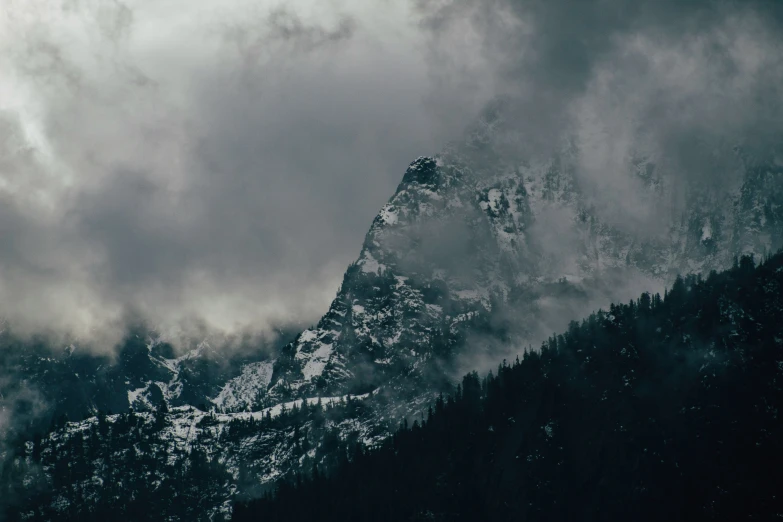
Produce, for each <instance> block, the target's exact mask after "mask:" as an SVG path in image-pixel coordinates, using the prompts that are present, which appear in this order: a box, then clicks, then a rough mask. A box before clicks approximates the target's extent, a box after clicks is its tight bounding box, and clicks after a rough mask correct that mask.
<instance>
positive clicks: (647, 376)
mask: <svg viewBox="0 0 783 522" xmlns="http://www.w3.org/2000/svg"><path fill="white" fill-rule="evenodd" d="M782 313H783V254H778V255H776V256H774V257H773V258H771V259H769V260H768V261H766V262H765V263H763V264H761V265H760V266H758V267H754V266H753V262H752V261H751V260H750V259H749V258H743V259H742V261H741V263H740V264H739V265H738V266H736V267H735V268H733V269H732V270H730V271H728V272H725V273H722V274H716V273H712V274H710V276H709V277H708V278H707V279H706V280H704V281H703V280H701V279H700V278H699V279H697V278H695V277H691V278H686V279H685V280H682V279H679V280H677V281H676V282H675V284H674V286H673V288H672V289H671V291H670V292H669V293H668V295H667V296H666V297H665V299H662V298H661V297H660V295H654V296H651V295H650V294H647V293H645V294H643V295H642V296H641V297H640V298H639V299H636V300H634V301H631V302H630V304H628V305H612V306H611V307H610V308H609V310H608V311H606V312H603V311H602V312H599V313H597V314H593V315H591V316H590V317H589V318H588V319H586V320H584V321H582V323H581V324H577V323H573V324H572V325H571V326H570V327H569V329H568V330H567V331H566V332H564V333H563V334H562V335H558V336H556V337H553V338H551V339H549V340H548V341H547V342H545V343H544V345H543V347H542V349H541V350H540V351H537V352H529V353H526V354H525V355H524V357H523V358H522V360H521V361H520V360H519V359H517V360H516V362H514V363H513V364H512V365H508V364H506V363H505V362H504V363H503V364H502V365H501V366H499V368H498V369H497V374H496V375H493V374H492V373H491V372H490V373H489V375H488V376H486V377H485V378H484V379H483V381H482V380H480V379H479V377H478V375H477V374H476V373H475V372H474V373H471V374H469V375H467V376H466V377H465V378H464V379H463V381H462V385H461V388H460V389H458V390H457V391H456V393H455V394H454V395H453V396H450V397H448V399H447V401H444V400H443V398H442V397H441V398H440V399H439V400H437V401H436V403H435V404H434V408H430V410H429V413H428V415H427V418H426V420H425V419H423V418H422V420H421V421H420V420H418V419H417V420H416V421H415V422H414V424H413V425H412V427H411V428H410V429H409V428H408V427H407V425H405V426H403V427H402V428H401V429H400V430H399V431H398V432H397V433H396V434H395V436H394V437H393V438H391V439H390V440H388V441H387V442H386V443H384V444H383V445H382V446H381V447H380V448H377V449H375V450H371V451H369V452H367V451H365V450H363V449H362V448H357V449H356V450H355V451H354V452H353V453H352V454H351V460H350V463H349V462H348V461H346V462H344V463H343V464H342V466H341V467H340V469H339V470H338V471H337V472H335V473H333V474H332V475H331V476H330V477H328V478H327V477H325V476H324V475H323V474H322V473H320V472H319V471H318V470H315V471H313V472H312V474H310V473H306V475H305V478H304V479H303V478H302V477H297V479H296V480H295V481H291V482H290V483H289V484H283V485H281V486H280V487H279V488H278V490H277V493H276V495H275V496H274V497H273V498H266V499H263V500H257V501H254V502H251V503H249V504H246V505H239V506H238V507H237V508H236V510H235V520H237V521H240V522H241V521H251V520H253V521H255V520H258V521H264V522H274V521H300V520H301V521H304V520H376V521H397V520H442V521H445V520H486V521H494V520H498V521H499V520H521V521H525V520H584V521H591V520H595V521H599V520H636V521H646V520H649V521H660V520H725V521H736V520H774V519H776V518H779V517H780V513H781V510H782V509H783V498H781V497H780V492H779V486H778V484H780V481H781V480H783V470H781V467H780V462H781V459H783V438H781V437H782V436H783V422H782V421H781V419H780V416H779V413H778V410H779V408H780V407H781V406H782V405H783V361H782V360H781V359H783V325H782V324H781V322H780V320H779V318H780V316H781V314H782Z"/></svg>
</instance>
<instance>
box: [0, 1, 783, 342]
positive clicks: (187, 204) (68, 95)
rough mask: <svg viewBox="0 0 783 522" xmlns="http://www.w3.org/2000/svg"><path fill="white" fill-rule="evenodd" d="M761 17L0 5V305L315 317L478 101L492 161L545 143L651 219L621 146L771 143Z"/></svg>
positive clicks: (61, 320)
mask: <svg viewBox="0 0 783 522" xmlns="http://www.w3.org/2000/svg"><path fill="white" fill-rule="evenodd" d="M409 7H412V8H413V10H412V11H411V10H409ZM780 11H781V6H780V4H779V3H775V2H700V1H689V2H674V1H651V2H630V1H629V2H625V1H622V2H621V1H619V0H584V1H565V0H561V1H512V0H481V1H478V0H476V1H453V2H426V3H424V2H421V3H418V4H414V3H411V4H407V3H390V2H377V3H361V2H349V1H343V2H324V3H308V2H306V1H304V0H303V1H302V2H296V3H293V4H286V5H284V6H282V7H281V6H280V5H277V6H275V5H267V6H259V5H258V4H257V3H254V2H236V3H234V4H231V5H230V6H219V5H216V4H212V3H209V2H179V3H178V2H162V3H161V2H144V1H137V2H126V3H124V4H123V3H119V2H97V1H87V0H85V1H80V2H74V1H67V2H66V1H63V2H59V3H58V2H54V3H53V2H44V1H42V0H35V1H32V0H30V1H22V0H11V1H10V2H9V3H8V5H7V6H6V8H5V9H4V10H3V13H1V14H0V67H2V70H3V71H4V76H3V78H0V99H1V100H2V101H0V169H1V170H0V217H2V222H0V232H2V236H1V237H0V247H1V248H0V302H1V303H3V304H2V306H0V315H3V316H6V317H9V318H10V319H11V320H15V321H18V322H26V323H27V327H28V329H30V330H36V329H40V328H42V327H45V328H49V329H53V330H71V331H73V332H76V333H78V334H79V335H82V336H89V335H92V334H93V333H94V332H95V331H96V330H101V331H104V330H105V326H106V325H111V326H114V325H117V324H122V322H123V321H124V320H125V318H127V316H128V314H131V315H138V316H141V317H142V318H144V319H148V320H150V321H153V322H156V323H159V324H165V325H170V324H180V323H183V322H185V323H187V322H188V321H191V320H197V321H200V322H203V323H204V324H205V325H207V327H209V328H214V329H217V330H223V331H236V330H246V329H250V330H257V331H265V330H267V329H269V328H270V327H272V326H274V325H276V324H280V323H285V322H288V321H291V320H297V321H301V320H305V321H310V320H314V319H315V318H317V316H318V315H319V314H320V313H321V312H322V311H323V310H324V309H325V307H326V305H327V303H328V300H329V298H330V297H331V296H333V295H334V292H335V290H336V288H337V286H338V284H339V280H340V277H341V275H342V272H343V270H344V268H345V266H346V265H347V264H348V263H350V262H351V261H352V260H353V259H354V257H355V255H356V254H357V253H358V250H359V246H360V244H361V240H362V237H363V234H364V233H365V231H366V229H367V227H368V225H369V223H370V222H371V220H372V217H373V215H374V214H375V212H376V211H377V210H378V208H379V207H380V206H381V205H382V203H383V202H384V201H385V200H386V199H387V198H388V197H389V195H391V193H392V191H393V189H394V187H395V185H396V184H397V183H398V182H399V180H400V177H401V175H402V173H403V171H404V169H405V167H406V165H407V164H408V163H409V162H410V160H411V159H413V158H415V157H417V156H418V155H421V154H432V153H434V152H437V151H438V150H439V149H440V148H441V147H442V145H443V144H444V143H445V142H446V141H447V140H449V139H452V138H456V137H457V136H458V135H459V134H460V132H461V131H462V129H463V127H464V126H465V125H466V124H467V123H468V122H469V121H470V120H471V119H472V117H473V116H474V115H475V114H476V113H477V111H478V110H479V109H480V108H481V107H482V106H483V105H484V104H485V103H487V102H488V101H490V100H493V99H497V98H502V99H504V100H506V103H505V105H503V109H502V111H501V112H502V120H503V124H502V125H501V126H500V128H499V132H498V134H499V135H502V139H498V140H497V143H496V145H497V146H498V149H499V150H500V152H501V154H503V155H506V158H507V159H509V160H512V161H516V160H520V159H531V158H535V157H546V156H547V155H549V154H551V153H552V152H553V151H556V150H560V149H561V148H562V147H563V143H565V142H567V141H569V140H570V141H572V142H574V143H575V144H576V145H577V146H578V148H579V150H580V154H579V156H578V158H577V163H578V165H577V167H578V173H579V181H580V183H581V184H582V185H583V188H584V189H585V192H586V193H587V194H590V195H592V197H593V198H594V199H595V204H596V205H597V206H598V207H602V208H603V209H604V212H605V214H606V215H607V216H609V217H612V218H613V219H615V221H616V222H618V223H621V224H622V225H623V226H630V227H634V228H636V229H645V228H647V229H652V230H656V228H655V227H654V226H651V225H650V222H651V221H654V220H653V219H651V216H653V215H655V213H654V210H655V208H654V207H651V206H650V205H649V203H648V201H647V200H646V199H645V198H644V197H643V196H639V190H638V189H639V187H638V182H637V181H636V180H634V179H631V178H629V177H628V176H627V172H628V168H627V167H628V163H629V161H630V159H632V158H634V157H639V156H645V155H647V156H651V157H654V158H655V160H656V164H657V165H658V168H659V170H660V172H661V173H664V174H666V175H668V176H669V178H671V179H673V180H674V181H673V182H672V183H678V182H680V181H681V180H683V179H686V180H698V179H704V178H705V177H707V176H709V179H720V180H724V181H721V183H719V184H730V183H731V181H732V180H734V179H735V176H734V174H735V172H736V168H737V165H736V159H735V158H734V156H732V154H733V153H732V152H731V151H732V150H733V145H735V144H739V145H742V146H743V147H746V148H752V147H751V146H753V147H756V148H757V149H759V150H760V151H761V152H760V153H766V152H765V150H766V148H768V146H767V144H768V143H771V142H773V141H774V139H775V138H774V137H775V135H776V133H777V132H778V131H779V130H780V125H781V122H782V121H783V119H782V118H781V116H782V115H781V111H780V107H779V103H778V102H779V100H780V94H781V92H780V90H781V87H780V86H781V85H783V76H781V62H780V60H781V57H782V56H783V49H781V44H780V41H781V39H780V37H779V34H780V29H781V27H780V25H781V13H780ZM5 73H7V74H5ZM716 143H724V144H725V146H721V147H716V146H715V144H716ZM705 151H707V152H709V154H705ZM726 151H729V152H728V153H727V152H726ZM705 156H707V157H709V158H711V159H710V160H709V161H705ZM552 250H553V251H559V248H558V247H557V245H552Z"/></svg>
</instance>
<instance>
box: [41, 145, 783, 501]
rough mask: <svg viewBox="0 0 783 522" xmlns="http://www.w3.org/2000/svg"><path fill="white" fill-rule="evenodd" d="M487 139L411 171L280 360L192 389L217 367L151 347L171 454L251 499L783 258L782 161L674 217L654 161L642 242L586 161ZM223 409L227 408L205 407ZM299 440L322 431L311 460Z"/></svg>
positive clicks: (689, 197) (642, 167)
mask: <svg viewBox="0 0 783 522" xmlns="http://www.w3.org/2000/svg"><path fill="white" fill-rule="evenodd" d="M487 141H488V140H487V139H486V136H485V135H483V134H481V133H480V132H479V133H478V134H477V135H475V136H473V137H472V138H471V140H469V141H468V143H467V144H464V145H462V146H460V147H452V148H449V149H447V150H446V151H445V152H443V153H442V154H440V155H437V156H435V157H431V158H430V157H422V158H419V159H417V160H416V161H414V162H413V163H411V165H410V166H409V167H408V169H407V171H406V172H405V174H404V176H403V179H402V182H401V183H400V185H399V187H398V188H397V190H396V192H395V194H394V195H393V196H392V197H391V199H390V200H389V201H388V203H387V204H386V205H384V206H383V208H382V209H381V210H380V212H379V213H378V215H377V216H376V218H375V219H374V221H373V223H372V225H371V227H370V230H369V232H368V233H367V236H366V238H365V241H364V244H363V246H362V249H361V252H360V254H359V257H358V259H357V261H356V262H355V263H353V264H352V265H351V266H350V267H348V270H347V271H346V273H345V277H344V279H343V283H342V285H341V288H340V289H339V291H338V292H337V295H336V297H335V299H334V301H333V302H332V304H331V306H330V307H329V310H328V311H327V313H326V314H325V315H324V316H323V317H322V318H321V320H320V321H319V322H318V324H317V325H316V326H315V327H313V328H309V329H307V330H304V331H303V332H301V333H300V334H299V335H297V336H296V337H295V339H294V340H293V341H291V342H290V343H288V344H286V345H285V346H284V347H283V348H282V349H281V350H280V351H279V354H277V356H276V359H275V360H274V362H272V361H271V360H266V359H259V360H255V361H245V362H244V363H243V364H242V365H239V367H238V369H234V370H232V371H231V372H228V373H224V374H220V373H219V372H213V373H212V374H211V375H210V376H209V378H202V379H201V380H200V381H198V382H199V383H201V384H200V385H199V386H195V385H191V386H190V388H187V384H188V383H189V382H194V379H190V380H188V379H187V378H185V379H183V371H185V370H183V368H185V369H186V372H189V374H192V373H194V370H193V368H194V367H198V365H196V366H192V365H190V364H191V363H195V362H196V361H205V360H209V359H208V358H203V357H201V356H198V357H195V358H194V360H193V361H191V363H188V361H187V360H185V359H174V358H173V357H172V356H169V357H166V356H164V355H159V354H156V353H155V350H154V348H155V347H154V346H153V347H149V348H145V349H146V350H147V354H146V355H144V356H143V357H142V360H143V361H144V362H143V365H150V366H149V371H146V370H145V371H143V372H141V374H142V375H141V376H140V377H138V378H137V380H136V381H134V382H133V383H130V382H129V383H126V384H127V385H126V386H125V387H123V386H119V388H118V389H120V390H121V392H122V393H124V394H125V395H124V397H126V398H125V399H124V400H125V401H127V403H129V404H131V405H133V406H138V407H140V408H142V409H149V410H153V409H155V408H157V407H158V405H159V404H161V403H163V402H166V403H169V404H170V405H173V406H179V407H178V408H177V409H173V410H172V411H171V412H169V413H165V412H163V413H160V415H162V416H164V417H165V418H166V419H167V421H166V422H165V423H164V424H165V425H166V426H168V427H166V428H161V429H160V430H158V431H154V432H151V433H153V434H152V435H150V437H152V438H153V440H156V441H157V442H156V444H160V445H161V447H164V448H169V449H168V450H165V451H163V454H167V455H169V457H167V458H169V459H174V460H176V459H177V458H184V457H182V455H184V454H185V453H187V452H188V451H192V450H193V449H194V448H202V449H204V450H205V451H207V453H208V455H209V458H210V459H213V460H214V461H215V462H220V463H221V464H223V465H225V466H227V467H228V468H230V469H231V477H232V479H231V481H230V484H228V485H224V486H221V487H222V488H223V493H221V494H224V495H226V496H228V495H231V494H234V493H236V492H237V491H240V492H242V491H245V492H249V491H252V490H253V488H254V487H257V486H258V485H259V484H263V483H268V482H270V481H272V480H274V479H276V478H278V477H280V476H281V475H284V474H285V473H288V472H290V471H292V470H296V469H300V468H301V467H302V466H305V467H306V466H309V465H311V464H312V463H313V462H316V463H317V462H319V461H322V460H324V459H326V458H327V457H326V455H327V454H328V451H327V450H328V448H329V447H331V446H330V444H331V443H330V442H329V440H330V439H329V437H336V438H337V439H339V440H343V441H344V440H348V439H350V438H351V437H353V438H358V439H360V440H364V441H365V442H368V443H372V441H374V440H377V439H378V438H382V437H384V436H386V435H387V434H388V433H389V430H390V429H392V428H393V427H394V426H395V425H396V422H398V421H399V419H400V417H401V416H402V415H410V414H412V413H415V412H416V410H417V408H419V407H423V408H426V404H427V401H428V400H429V399H430V398H431V396H432V393H433V392H434V391H436V390H437V389H439V387H440V386H441V385H443V384H445V383H448V382H449V381H450V380H451V379H452V378H453V377H455V376H457V375H459V372H460V371H462V369H463V366H464V368H465V369H469V368H473V367H475V366H477V365H480V364H483V361H486V360H489V361H491V362H492V364H497V362H498V360H499V359H500V358H502V357H503V356H504V355H506V354H507V353H511V352H514V351H519V350H520V348H521V347H523V346H527V344H529V343H536V344H537V343H538V342H540V341H541V340H542V339H544V338H545V337H546V336H548V335H550V334H551V333H552V332H555V331H557V330H560V329H562V328H564V327H565V326H566V325H567V323H568V321H570V320H577V319H579V318H580V317H582V316H583V315H586V314H587V313H588V312H590V311H591V310H593V309H595V308H598V307H600V306H606V305H607V304H608V303H609V302H610V301H612V300H625V299H628V298H631V297H635V296H638V294H639V293H640V292H641V291H644V290H650V289H651V288H650V286H654V287H656V288H652V289H653V290H655V289H658V288H662V286H663V285H665V284H670V283H671V282H672V281H673V280H674V277H675V275H676V274H677V273H680V272H693V271H702V272H706V271H709V270H711V269H720V268H725V267H726V266H728V265H730V264H731V262H732V260H733V258H734V256H735V255H739V254H742V253H755V254H756V255H762V254H764V253H766V252H770V251H772V250H774V249H777V248H779V247H780V246H781V245H783V168H781V167H780V166H776V165H775V164H773V163H764V162H755V163H754V162H746V163H745V167H744V172H743V174H742V176H741V180H740V183H739V184H738V186H737V187H736V189H732V190H730V191H724V192H722V193H710V192H705V191H697V190H691V191H689V192H687V193H685V194H684V195H682V198H683V199H684V200H685V204H684V205H681V206H679V207H676V206H674V207H673V206H670V205H669V202H670V200H671V198H672V191H673V190H675V189H673V188H672V187H670V186H667V185H666V182H665V179H664V178H663V177H661V176H658V175H657V174H656V170H655V167H654V164H653V162H652V160H650V159H647V160H644V161H637V162H635V163H634V164H633V165H631V166H630V167H629V174H628V175H629V176H632V177H635V178H634V179H635V183H636V185H638V186H641V187H644V188H645V190H646V191H647V192H646V194H647V196H645V197H647V198H648V200H649V202H650V204H651V205H652V208H660V209H661V212H662V214H661V215H660V218H659V219H656V228H655V229H654V230H653V231H649V230H647V231H645V233H643V234H639V233H637V232H635V231H634V227H633V226H628V224H624V223H622V222H619V221H618V220H616V219H613V217H612V216H611V215H607V214H606V213H604V212H603V211H602V209H601V208H598V207H597V206H596V205H595V199H594V198H593V197H590V196H589V194H588V192H586V191H585V190H584V188H583V186H582V184H581V182H580V177H579V175H578V172H577V171H576V170H575V167H574V165H575V162H574V161H573V155H576V154H578V153H577V152H575V151H574V150H573V149H567V148H566V149H564V150H563V151H561V152H560V153H559V154H556V155H555V156H553V157H552V158H550V159H548V160H545V161H539V162H537V163H533V162H531V163H524V162H510V161H505V160H502V159H500V158H499V157H498V156H497V155H494V153H493V152H492V149H491V147H490V146H488V145H487ZM677 209H679V210H677ZM664 210H665V212H664ZM195 355H198V354H195ZM140 364H141V363H140ZM143 365H142V366H143ZM145 367H146V366H145ZM137 373H138V372H137ZM202 377H203V375H202ZM188 390H190V391H188ZM193 390H198V392H196V391H193ZM368 394H370V395H368ZM351 395H354V396H356V395H358V396H361V397H364V399H363V400H362V401H354V402H353V403H352V404H353V405H352V406H350V407H348V408H347V409H345V410H340V411H341V413H340V414H339V415H337V414H335V416H334V418H332V419H331V420H329V421H328V422H325V423H323V422H322V423H321V424H318V422H317V421H316V420H315V419H316V418H317V414H315V413H312V412H309V411H308V412H307V413H306V414H300V415H304V417H302V418H301V419H300V417H292V418H291V419H289V420H290V422H291V423H294V424H295V423H296V422H300V424H296V426H299V428H297V427H296V426H294V424H290V423H289V424H280V425H276V426H274V427H272V425H264V426H265V427H258V426H256V427H255V428H253V427H251V428H247V426H245V425H243V424H242V422H249V419H255V420H257V421H260V420H263V419H265V418H266V417H267V414H269V417H272V414H273V413H275V414H277V413H280V411H282V410H284V409H290V408H292V407H293V406H294V405H296V406H297V408H299V407H300V406H302V405H303V404H304V405H307V406H308V407H309V406H312V405H313V404H315V403H316V402H317V398H318V397H325V398H335V397H344V398H347V397H349V396H351ZM330 400H331V399H330ZM196 401H201V402H203V403H204V405H200V404H197V403H196ZM186 405H188V406H186ZM283 405H285V406H283ZM192 406H197V407H198V408H197V409H194V408H192ZM205 406H208V407H205ZM210 408H214V409H216V410H217V411H216V412H213V413H211V414H208V413H206V412H204V411H202V410H204V409H210ZM305 410H307V408H305ZM145 415H148V416H149V415H152V414H145ZM145 418H146V417H145ZM150 419H151V417H150ZM296 419H299V420H296ZM148 420H149V419H148ZM91 422H96V421H95V420H94V419H93V420H87V421H84V422H83V423H73V424H69V425H67V426H65V427H63V428H61V429H60V431H58V432H56V433H54V434H52V435H50V437H49V439H47V440H48V441H49V442H46V444H49V447H50V448H56V447H57V444H60V443H61V441H62V439H63V438H66V439H67V438H68V437H71V436H74V434H75V433H78V432H79V431H80V430H81V429H83V426H84V425H86V424H85V423H91ZM145 422H146V421H145ZM150 422H152V421H151V420H150ZM232 423H233V426H234V427H233V428H231V429H228V431H226V429H227V428H228V427H229V426H230V425H232ZM80 426H82V427H80ZM243 426H244V427H243ZM315 427H318V430H320V431H317V433H320V435H318V436H317V437H316V436H314V435H312V433H315V432H314V431H311V430H315ZM258 430H261V431H258ZM263 430H268V431H263ZM300 430H302V431H307V432H308V433H311V435H307V436H305V437H304V438H305V440H306V441H308V442H307V444H306V446H307V447H306V448H305V449H302V447H304V446H302V444H304V443H302V442H301V438H302V435H301V432H300ZM227 433H228V434H230V435H227ZM166 441H168V442H166ZM183 441H185V442H183ZM292 444H300V449H299V450H298V451H292V450H291V447H292ZM172 445H173V446H172ZM175 449H176V451H175ZM52 451H55V449H52ZM117 455H120V456H118V457H117V458H121V455H123V453H121V452H120V453H117ZM172 455H174V456H172ZM176 455H180V457H176ZM240 462H242V463H243V466H244V468H243V469H242V470H240V469H239V464H238V463H240ZM96 472H97V471H96ZM237 488H239V489H237ZM63 498H65V497H63ZM65 500H66V501H67V498H65Z"/></svg>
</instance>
